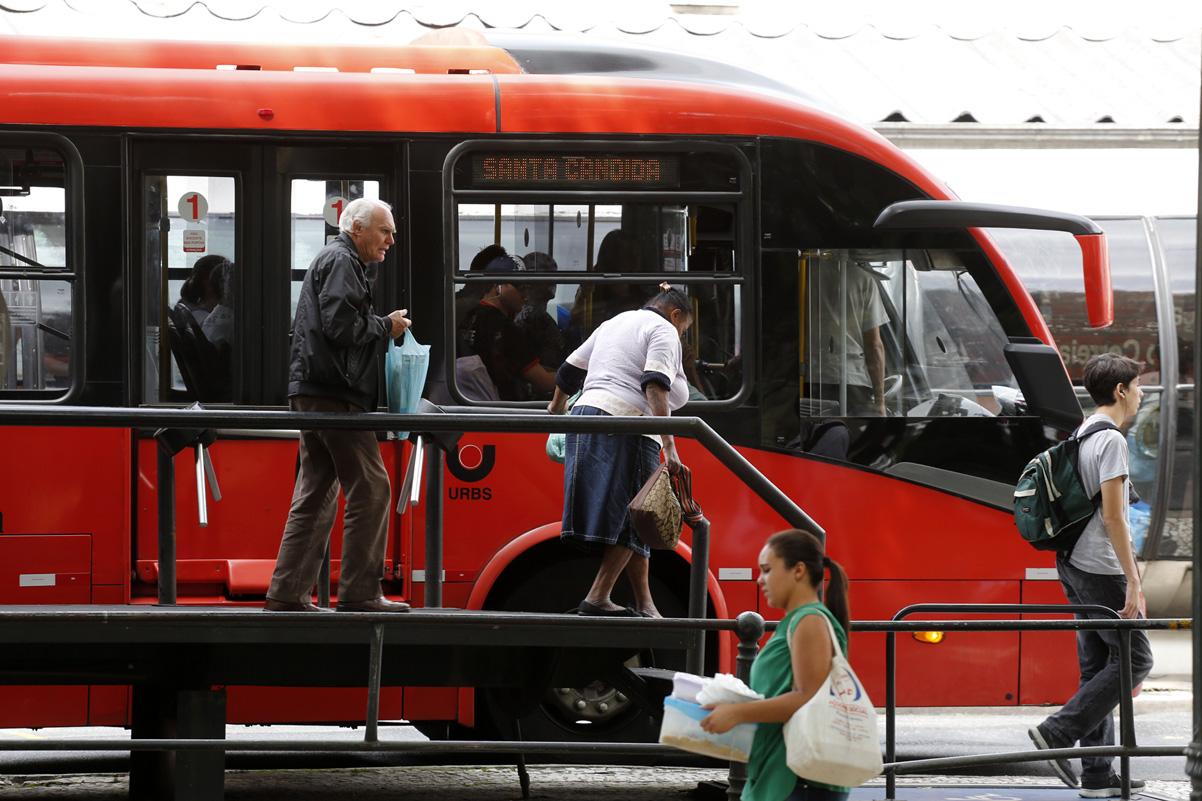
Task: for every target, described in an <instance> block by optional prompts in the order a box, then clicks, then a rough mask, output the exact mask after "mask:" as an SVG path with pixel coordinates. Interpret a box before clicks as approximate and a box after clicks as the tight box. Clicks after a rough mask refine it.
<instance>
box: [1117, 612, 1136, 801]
mask: <svg viewBox="0 0 1202 801" xmlns="http://www.w3.org/2000/svg"><path fill="white" fill-rule="evenodd" d="M1118 635H1119V744H1120V745H1122V746H1123V747H1124V748H1133V747H1135V700H1134V698H1133V695H1134V687H1132V684H1133V683H1134V677H1133V676H1132V674H1131V629H1119V631H1118ZM1119 780H1120V783H1119V787H1120V788H1121V791H1122V797H1123V799H1128V798H1130V797H1131V757H1129V756H1128V755H1127V754H1123V755H1122V756H1120V757H1119Z"/></svg>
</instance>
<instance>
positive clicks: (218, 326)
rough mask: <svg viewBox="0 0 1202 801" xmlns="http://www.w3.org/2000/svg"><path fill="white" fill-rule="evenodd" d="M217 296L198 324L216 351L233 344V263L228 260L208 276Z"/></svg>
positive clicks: (226, 348) (230, 346)
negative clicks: (213, 304) (212, 305)
mask: <svg viewBox="0 0 1202 801" xmlns="http://www.w3.org/2000/svg"><path fill="white" fill-rule="evenodd" d="M209 283H210V285H211V286H212V287H213V288H214V290H215V291H216V294H217V296H218V298H219V300H218V301H217V305H215V306H214V307H213V309H212V310H211V311H210V312H209V313H208V315H207V316H206V317H205V318H204V321H203V322H202V323H201V324H200V329H201V331H203V332H204V335H205V337H206V338H207V339H208V340H209V342H211V343H212V344H213V347H215V348H217V350H218V351H221V350H223V349H224V350H225V351H227V359H228V351H229V350H230V349H231V348H233V345H234V265H233V264H232V263H230V262H228V261H227V262H225V263H224V264H222V265H220V266H218V267H216V268H215V269H214V270H213V271H212V273H211V274H210V278H209Z"/></svg>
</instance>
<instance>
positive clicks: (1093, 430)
mask: <svg viewBox="0 0 1202 801" xmlns="http://www.w3.org/2000/svg"><path fill="white" fill-rule="evenodd" d="M1100 431H1118V432H1119V433H1120V434H1121V433H1122V429H1120V428H1119V427H1118V426H1116V425H1115V424H1114V423H1112V422H1111V421H1110V420H1099V421H1098V422H1096V423H1094V424H1093V425H1091V426H1090V427H1089V428H1087V429H1085V430H1084V431H1082V432H1081V433H1080V434H1078V433H1077V432H1075V431H1074V432H1073V433H1072V434H1071V435H1070V436H1069V438H1068V440H1066V442H1071V443H1072V445H1071V447H1069V449H1068V460H1069V463H1070V464H1071V465H1072V466H1073V472H1075V473H1076V474H1077V475H1078V476H1079V475H1080V474H1081V453H1080V448H1081V443H1082V442H1084V441H1085V440H1086V439H1088V438H1089V437H1092V436H1093V435H1094V434H1097V433H1098V432H1100ZM1089 500H1090V501H1091V502H1092V503H1093V505H1094V508H1095V509H1100V508H1101V507H1102V491H1101V490H1098V492H1097V493H1096V494H1095V495H1094V496H1093V497H1092V498H1090V499H1089ZM1076 547H1077V544H1076V543H1073V547H1072V548H1070V549H1069V550H1068V551H1067V552H1066V553H1065V556H1066V557H1068V556H1070V555H1071V554H1072V552H1073V550H1075V549H1076Z"/></svg>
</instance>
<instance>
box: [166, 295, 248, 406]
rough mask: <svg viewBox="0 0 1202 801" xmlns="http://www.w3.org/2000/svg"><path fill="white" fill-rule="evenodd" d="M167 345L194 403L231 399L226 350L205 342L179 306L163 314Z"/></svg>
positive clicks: (197, 326)
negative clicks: (165, 318) (165, 320)
mask: <svg viewBox="0 0 1202 801" xmlns="http://www.w3.org/2000/svg"><path fill="white" fill-rule="evenodd" d="M167 343H168V345H169V347H170V348H171V353H172V355H173V356H175V361H176V363H177V364H178V365H179V370H180V373H181V374H182V376H183V379H184V386H185V387H186V388H187V390H188V392H189V394H191V395H192V397H193V399H194V400H197V401H200V402H202V403H208V402H214V401H216V402H223V401H224V402H228V401H230V400H232V399H233V391H232V387H231V385H230V370H229V361H230V359H229V349H228V347H223V348H221V349H218V348H217V347H215V346H214V345H213V343H211V342H209V340H208V338H207V337H206V336H205V335H204V332H203V331H202V330H201V328H200V326H199V325H197V324H196V319H195V318H194V317H193V316H192V314H191V312H189V311H188V310H187V309H186V308H183V307H181V306H179V305H176V306H173V307H171V308H170V309H168V311H167Z"/></svg>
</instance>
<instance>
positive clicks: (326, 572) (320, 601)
mask: <svg viewBox="0 0 1202 801" xmlns="http://www.w3.org/2000/svg"><path fill="white" fill-rule="evenodd" d="M332 539H333V538H331V539H330V540H326V553H325V556H323V557H322V558H321V569H320V570H319V571H317V605H318V606H320V607H324V608H326V609H329V608H330V548H331V547H332V544H333V543H332Z"/></svg>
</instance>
